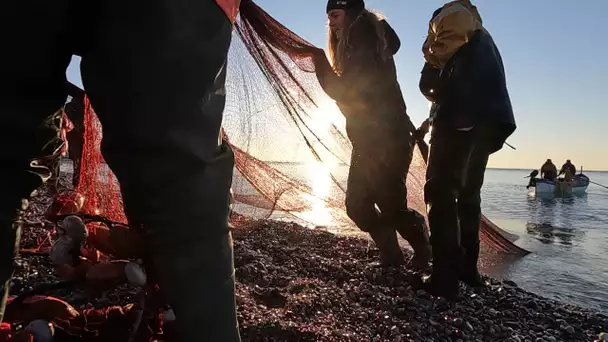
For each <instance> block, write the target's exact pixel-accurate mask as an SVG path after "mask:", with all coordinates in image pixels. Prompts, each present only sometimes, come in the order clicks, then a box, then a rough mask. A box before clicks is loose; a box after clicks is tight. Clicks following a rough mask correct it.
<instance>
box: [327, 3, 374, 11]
mask: <svg viewBox="0 0 608 342" xmlns="http://www.w3.org/2000/svg"><path fill="white" fill-rule="evenodd" d="M334 9H343V10H356V11H363V10H364V9H365V2H363V0H329V1H327V12H328V13H329V11H331V10H334Z"/></svg>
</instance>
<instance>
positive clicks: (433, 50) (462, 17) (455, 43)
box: [423, 4, 481, 68]
mask: <svg viewBox="0 0 608 342" xmlns="http://www.w3.org/2000/svg"><path fill="white" fill-rule="evenodd" d="M480 28H481V23H479V21H478V20H477V19H476V18H475V17H474V16H473V14H472V13H471V12H470V11H469V10H468V9H467V8H466V7H464V6H462V5H459V4H454V5H452V6H450V7H447V8H445V9H443V10H442V11H441V12H440V13H439V14H438V15H437V16H436V17H435V18H433V20H431V22H430V24H429V33H428V37H427V40H426V41H425V43H424V46H423V53H424V57H425V59H426V61H427V62H428V63H430V64H431V65H433V66H435V67H437V68H443V67H444V66H445V65H446V63H447V62H448V61H449V60H450V58H452V56H453V55H454V54H455V53H456V52H457V51H458V49H460V47H462V46H463V45H464V44H466V43H467V42H468V41H469V39H470V38H471V37H472V36H473V34H474V33H475V31H476V30H478V29H480Z"/></svg>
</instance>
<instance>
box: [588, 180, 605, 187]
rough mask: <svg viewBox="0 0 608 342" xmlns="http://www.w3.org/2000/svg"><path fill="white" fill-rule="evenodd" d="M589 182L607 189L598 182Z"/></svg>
mask: <svg viewBox="0 0 608 342" xmlns="http://www.w3.org/2000/svg"><path fill="white" fill-rule="evenodd" d="M589 183H591V184H595V185H597V186H599V187H602V188H604V189H608V186H605V185H602V184H600V183H596V182H592V181H589Z"/></svg>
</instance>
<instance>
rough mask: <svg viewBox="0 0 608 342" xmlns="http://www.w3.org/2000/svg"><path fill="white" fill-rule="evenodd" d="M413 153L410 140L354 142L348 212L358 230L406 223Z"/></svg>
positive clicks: (348, 184)
mask: <svg viewBox="0 0 608 342" xmlns="http://www.w3.org/2000/svg"><path fill="white" fill-rule="evenodd" d="M412 154H413V147H412V143H411V142H409V141H404V142H398V140H397V143H396V140H391V141H384V142H373V143H371V142H370V143H368V144H365V145H363V146H357V145H356V144H355V148H353V151H352V155H351V163H350V170H349V173H348V183H347V190H346V213H347V215H348V216H349V217H350V219H351V220H353V222H355V224H356V225H357V227H359V229H361V230H363V231H365V232H371V231H373V230H375V229H385V228H387V227H391V228H393V229H394V228H395V227H394V225H398V224H406V223H405V221H404V220H405V219H406V216H405V215H404V214H405V212H406V211H407V188H406V183H405V181H406V177H407V172H408V170H409V168H410V163H411V162H412ZM376 206H377V207H378V209H380V211H378V210H377V209H376ZM400 221H403V222H400Z"/></svg>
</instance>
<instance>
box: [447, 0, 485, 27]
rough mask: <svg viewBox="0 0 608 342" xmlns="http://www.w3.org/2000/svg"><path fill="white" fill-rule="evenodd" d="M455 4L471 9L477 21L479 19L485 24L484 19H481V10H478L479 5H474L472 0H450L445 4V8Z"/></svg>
mask: <svg viewBox="0 0 608 342" xmlns="http://www.w3.org/2000/svg"><path fill="white" fill-rule="evenodd" d="M454 5H460V6H463V7H465V8H466V9H468V10H469V12H471V14H472V15H473V16H474V17H475V19H477V21H479V23H480V24H483V21H482V20H481V15H479V11H478V10H477V6H475V5H473V4H472V3H471V0H456V1H452V2H448V3H447V4H445V5H444V6H443V9H446V8H450V7H452V6H454Z"/></svg>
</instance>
